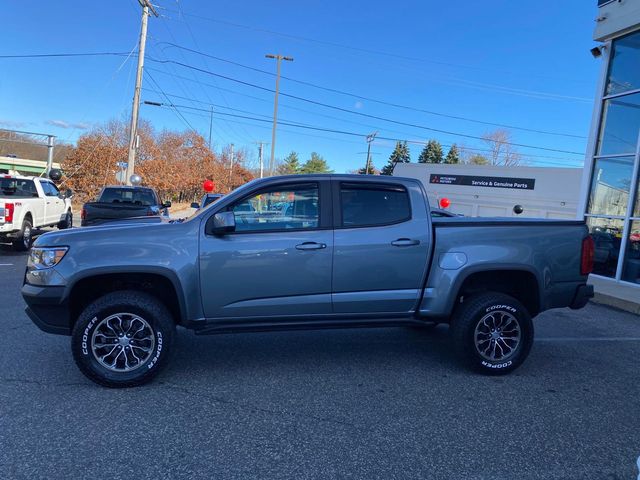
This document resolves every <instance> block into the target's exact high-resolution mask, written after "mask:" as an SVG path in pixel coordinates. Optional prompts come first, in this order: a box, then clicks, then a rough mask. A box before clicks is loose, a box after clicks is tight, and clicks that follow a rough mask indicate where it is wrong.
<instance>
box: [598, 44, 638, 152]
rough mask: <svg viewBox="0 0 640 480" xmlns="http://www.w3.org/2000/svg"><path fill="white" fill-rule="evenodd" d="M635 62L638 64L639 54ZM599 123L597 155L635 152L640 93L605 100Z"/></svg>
mask: <svg viewBox="0 0 640 480" xmlns="http://www.w3.org/2000/svg"><path fill="white" fill-rule="evenodd" d="M637 62H638V64H640V55H639V56H638V59H637ZM636 67H637V66H636ZM638 71H639V72H640V68H638ZM601 125H602V127H601V128H600V137H599V138H598V155H600V156H604V155H617V154H621V153H631V154H633V153H635V151H636V145H637V143H638V132H639V131H640V93H634V94H631V95H625V96H623V97H616V98H612V99H609V100H605V102H604V110H603V114H602V123H601Z"/></svg>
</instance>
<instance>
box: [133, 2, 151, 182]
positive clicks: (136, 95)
mask: <svg viewBox="0 0 640 480" xmlns="http://www.w3.org/2000/svg"><path fill="white" fill-rule="evenodd" d="M138 3H140V6H141V7H142V27H141V28H140V45H139V47H138V71H137V73H136V88H135V90H134V92H133V106H132V109H131V126H130V127H129V157H128V161H127V174H126V177H127V178H126V180H127V185H131V180H130V179H131V175H133V174H134V173H135V164H136V148H137V136H138V109H139V107H140V90H141V88H142V69H143V67H144V49H145V46H146V44H147V20H148V18H149V10H151V12H153V14H154V15H155V16H156V17H157V16H158V12H156V10H155V8H153V5H151V2H150V1H149V0H138Z"/></svg>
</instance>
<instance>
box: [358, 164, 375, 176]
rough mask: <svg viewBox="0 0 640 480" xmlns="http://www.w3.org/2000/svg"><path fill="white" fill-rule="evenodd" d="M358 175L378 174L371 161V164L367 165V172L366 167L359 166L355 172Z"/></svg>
mask: <svg viewBox="0 0 640 480" xmlns="http://www.w3.org/2000/svg"><path fill="white" fill-rule="evenodd" d="M356 173H357V174H358V175H367V174H368V175H378V173H379V172H378V171H377V170H376V167H374V165H373V163H371V165H369V171H368V172H367V167H362V168H359V169H358V171H357V172H356Z"/></svg>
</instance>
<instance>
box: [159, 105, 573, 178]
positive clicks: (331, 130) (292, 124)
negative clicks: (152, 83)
mask: <svg viewBox="0 0 640 480" xmlns="http://www.w3.org/2000/svg"><path fill="white" fill-rule="evenodd" d="M160 106H162V107H169V108H174V109H179V108H183V109H186V110H195V111H200V112H208V110H206V109H204V108H198V107H191V106H188V105H175V104H173V103H171V104H164V103H162V104H160ZM218 115H225V116H229V117H234V118H242V119H246V120H252V121H256V122H262V123H270V122H271V120H270V119H265V118H257V117H251V116H247V115H240V114H235V113H227V112H218ZM279 123H280V124H282V125H286V126H289V127H295V128H301V129H305V130H315V131H320V132H327V133H335V134H339V135H347V136H352V137H366V136H367V134H365V133H359V132H350V131H346V130H338V129H334V128H326V127H319V126H314V125H309V124H304V123H298V122H291V121H287V120H281V121H280V122H279ZM377 138H378V139H380V140H388V141H393V142H396V141H398V140H399V139H398V138H392V137H384V136H377ZM407 142H408V143H411V144H417V145H426V144H427V142H424V141H419V140H407ZM444 146H445V147H446V146H448V145H444ZM449 146H450V145H449ZM464 148H466V149H468V150H474V151H487V152H488V151H490V150H489V149H479V148H472V147H464ZM532 157H533V156H532ZM572 161H575V160H572ZM540 163H550V164H553V163H555V164H558V165H566V163H563V164H560V163H558V162H542V161H541V162H540Z"/></svg>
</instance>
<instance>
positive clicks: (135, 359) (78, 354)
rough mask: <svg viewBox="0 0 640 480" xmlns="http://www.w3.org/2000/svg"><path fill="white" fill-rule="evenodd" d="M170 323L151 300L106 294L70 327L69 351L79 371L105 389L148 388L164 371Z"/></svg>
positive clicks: (144, 295) (126, 293)
mask: <svg viewBox="0 0 640 480" xmlns="http://www.w3.org/2000/svg"><path fill="white" fill-rule="evenodd" d="M174 332H175V324H174V322H173V318H172V316H171V314H170V313H169V311H168V310H167V308H166V307H165V306H164V305H163V304H162V303H161V302H160V301H159V300H158V299H156V298H155V297H154V296H152V295H149V294H148V293H145V292H139V291H134V290H131V291H119V292H112V293H109V294H107V295H105V296H103V297H100V298H99V299H97V300H96V301H94V302H93V303H92V304H90V305H89V306H88V307H87V308H86V309H85V310H84V311H83V312H82V313H81V314H80V316H79V317H78V321H77V322H76V324H75V325H74V327H73V333H72V337H71V349H72V352H73V358H74V360H75V362H76V364H77V365H78V368H80V371H81V372H82V373H83V374H84V375H85V376H86V377H87V378H89V379H90V380H92V381H93V382H95V383H97V384H100V385H103V386H105V387H111V388H122V387H135V386H138V385H142V384H144V383H147V382H149V381H150V380H151V379H153V378H154V377H155V376H156V375H157V374H158V373H159V372H160V370H161V369H162V368H163V367H164V366H165V365H166V363H167V361H168V357H169V352H170V349H171V344H172V341H173V336H174Z"/></svg>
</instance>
